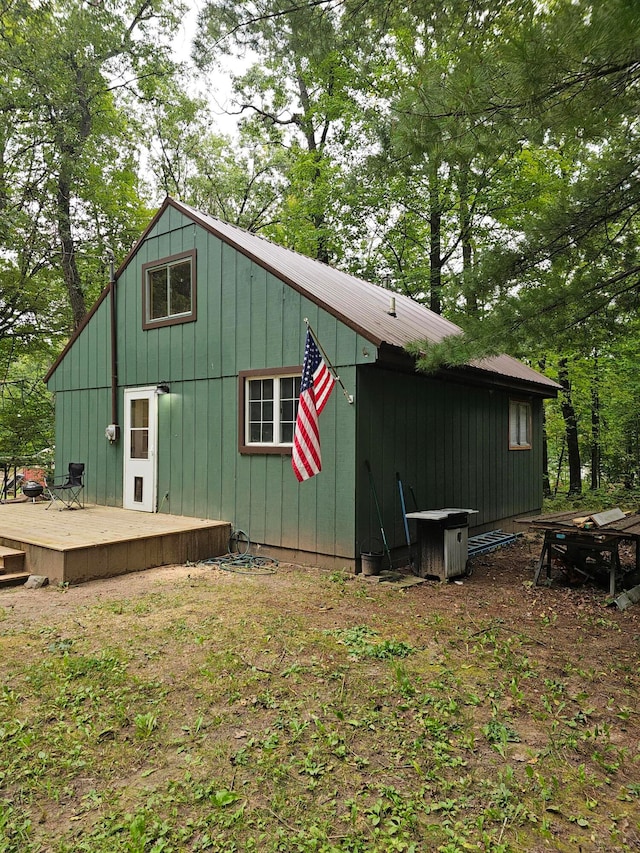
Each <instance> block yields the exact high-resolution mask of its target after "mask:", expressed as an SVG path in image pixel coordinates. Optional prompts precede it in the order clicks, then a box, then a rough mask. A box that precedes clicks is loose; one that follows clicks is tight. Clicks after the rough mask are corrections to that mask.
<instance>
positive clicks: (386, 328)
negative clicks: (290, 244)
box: [45, 197, 560, 396]
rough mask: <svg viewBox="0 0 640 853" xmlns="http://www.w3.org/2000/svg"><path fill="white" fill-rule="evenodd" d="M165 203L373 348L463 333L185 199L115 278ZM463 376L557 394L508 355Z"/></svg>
mask: <svg viewBox="0 0 640 853" xmlns="http://www.w3.org/2000/svg"><path fill="white" fill-rule="evenodd" d="M168 207H174V208H175V209H176V210H178V211H180V212H181V213H183V214H184V215H185V216H187V217H188V218H189V219H192V220H193V221H194V222H196V223H198V224H199V225H201V226H202V227H203V228H204V229H206V230H207V231H208V232H209V233H211V234H214V235H215V236H216V237H218V238H219V239H220V240H222V241H223V242H225V243H227V244H229V245H230V246H233V247H234V248H235V249H237V250H238V251H239V252H242V254H244V255H246V256H247V257H248V258H251V260H253V261H254V262H255V263H257V264H258V265H260V266H261V267H263V268H264V269H266V270H268V271H269V272H271V273H273V275H275V276H276V277H277V278H279V279H281V280H282V281H284V282H286V283H287V284H288V285H289V286H290V287H292V288H294V290H297V291H298V292H299V293H301V294H302V295H303V296H305V297H306V298H307V299H309V300H310V301H311V302H314V303H315V304H316V305H318V306H320V307H321V308H322V309H323V310H325V311H327V312H328V313H329V314H332V315H333V316H334V317H336V318H337V319H339V320H340V321H341V322H343V323H344V324H345V325H346V326H348V327H349V328H351V329H353V330H354V331H355V332H357V333H358V334H360V335H362V337H363V338H366V340H368V341H370V342H371V343H372V344H373V345H374V346H376V347H382V346H384V345H387V346H390V347H395V348H396V349H398V350H401V351H402V350H403V349H404V347H405V346H406V345H407V344H409V343H411V342H413V341H421V340H426V341H428V342H429V343H439V342H440V341H442V340H444V338H446V337H449V336H450V335H457V334H460V333H461V332H462V330H461V329H460V327H459V326H456V324H455V323H451V322H450V321H449V320H446V319H445V318H444V317H441V316H440V315H439V314H435V313H434V312H433V311H430V310H429V309H428V308H426V307H425V306H424V305H420V304H419V303H418V302H415V301H414V300H413V299H410V298H409V297H408V296H404V295H402V294H400V293H395V292H393V291H389V290H386V289H385V288H383V287H379V286H378V285H376V284H371V283H370V282H368V281H364V280H363V279H360V278H357V277H356V276H353V275H350V274H349V273H346V272H342V271H341V270H338V269H335V268H334V267H330V266H328V265H327V264H323V263H321V262H320V261H316V260H314V259H313V258H308V257H306V256H305V255H301V254H299V253H298V252H294V251H292V250H291V249H286V248H285V247H284V246H279V245H278V244H277V243H272V242H271V241H269V240H266V239H265V238H264V237H260V236H258V235H257V234H252V233H251V232H249V231H245V230H243V229H242V228H238V227H237V226H235V225H229V224H228V223H226V222H223V221H222V220H220V219H216V218H215V217H213V216H209V215H208V214H206V213H202V212H200V211H198V210H195V208H193V207H190V206H189V205H188V204H185V203H184V202H181V201H177V200H176V199H173V198H170V197H167V198H166V199H165V201H164V203H163V204H162V206H161V207H160V209H159V210H158V212H157V213H156V215H155V216H154V218H153V219H152V221H151V222H150V223H149V225H148V226H147V228H146V230H145V232H144V233H143V234H142V236H141V237H140V239H139V240H138V242H137V243H136V245H135V246H134V247H133V249H132V250H131V251H130V252H129V254H128V255H127V257H126V258H125V260H124V261H123V263H122V265H121V266H120V268H119V269H118V271H117V273H116V278H119V276H120V275H121V273H122V271H123V270H124V269H125V267H126V266H127V265H128V264H129V262H130V261H131V258H132V257H133V256H134V255H135V253H136V252H137V250H138V248H139V247H140V246H141V244H142V243H143V242H144V240H145V239H146V237H147V235H148V234H149V232H150V231H151V230H152V228H153V227H154V226H155V224H156V223H157V222H158V220H159V219H160V217H161V216H162V214H163V213H164V211H165V210H166V209H167V208H168ZM107 293H108V287H107V288H105V290H104V291H103V293H102V294H101V296H100V299H99V300H98V302H97V303H96V305H94V307H93V308H92V310H91V312H90V313H89V314H88V316H87V317H86V318H85V321H84V323H83V324H82V325H81V326H80V328H79V329H77V330H76V332H75V333H74V335H73V336H72V338H71V339H70V341H69V342H68V343H67V346H66V347H65V348H64V350H63V351H62V353H61V354H60V356H59V357H58V359H57V360H56V361H55V363H54V364H53V365H52V366H51V368H50V370H49V372H48V373H47V375H46V377H45V381H48V380H49V379H50V377H51V376H52V375H53V373H54V372H55V370H56V368H57V366H58V364H60V362H61V361H62V360H63V358H64V356H65V355H66V353H67V352H68V350H69V348H70V347H71V346H72V345H73V342H74V340H75V338H76V337H77V336H78V335H79V334H80V332H81V331H82V329H83V328H84V326H85V325H86V323H87V322H88V321H89V319H90V317H91V316H92V314H93V313H94V312H95V310H96V308H97V306H98V305H99V304H100V302H101V301H102V300H103V299H105V298H106V296H107ZM391 297H394V299H395V317H394V316H391V315H390V314H389V313H388V312H389V305H390V298H391ZM461 371H462V372H463V373H464V374H466V376H467V377H469V378H471V377H475V378H476V379H477V380H478V381H484V382H491V383H495V382H501V383H503V384H504V383H508V384H514V385H516V386H522V385H526V386H528V387H527V390H530V391H533V390H535V391H537V393H539V394H543V395H544V396H555V394H556V392H557V391H558V389H559V388H560V386H559V385H558V384H557V383H556V382H554V381H553V380H552V379H549V378H548V377H547V376H544V375H543V374H542V373H538V372H537V371H536V370H533V369H532V368H531V367H528V366H527V365H526V364H523V363H522V362H521V361H518V360H517V359H515V358H512V357H511V356H509V355H499V356H493V357H490V358H485V359H479V360H476V361H472V362H470V363H469V364H468V365H465V366H464V368H461V369H457V370H456V372H458V373H460V372H461Z"/></svg>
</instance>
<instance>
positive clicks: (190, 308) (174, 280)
mask: <svg viewBox="0 0 640 853" xmlns="http://www.w3.org/2000/svg"><path fill="white" fill-rule="evenodd" d="M195 283H196V252H195V249H192V250H191V251H189V252H182V253H181V254H179V255H171V257H168V258H163V259H162V260H160V261H152V262H151V263H148V264H143V265H142V308H143V313H142V317H143V322H142V327H143V328H144V329H154V328H156V327H158V326H171V325H174V324H176V323H190V322H192V321H193V320H195V319H196V284H195Z"/></svg>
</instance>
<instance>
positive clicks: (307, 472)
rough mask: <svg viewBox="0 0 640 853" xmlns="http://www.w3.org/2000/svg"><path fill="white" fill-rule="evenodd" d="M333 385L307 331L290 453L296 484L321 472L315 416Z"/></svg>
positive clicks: (328, 372) (330, 375)
mask: <svg viewBox="0 0 640 853" xmlns="http://www.w3.org/2000/svg"><path fill="white" fill-rule="evenodd" d="M335 382H336V381H335V378H334V376H333V374H332V373H331V371H330V370H329V368H328V367H327V365H326V364H325V362H324V360H323V359H322V356H321V355H320V351H319V349H318V347H317V346H316V342H315V341H314V340H313V337H312V335H311V332H309V330H307V340H306V343H305V347H304V362H303V366H302V381H301V383H300V399H299V401H298V414H297V416H296V426H295V430H294V435H293V451H292V454H291V467H292V468H293V473H294V474H295V475H296V478H297V480H298V482H300V483H301V482H303V480H308V479H309V478H310V477H313V476H315V474H318V473H319V472H320V471H321V470H322V458H321V455H320V431H319V428H318V415H319V414H320V412H321V411H322V410H323V409H324V407H325V406H326V404H327V401H328V399H329V396H330V395H331V392H332V390H333V386H334V385H335Z"/></svg>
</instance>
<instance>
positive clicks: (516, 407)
mask: <svg viewBox="0 0 640 853" xmlns="http://www.w3.org/2000/svg"><path fill="white" fill-rule="evenodd" d="M509 450H531V403H523V402H522V401H521V400H509Z"/></svg>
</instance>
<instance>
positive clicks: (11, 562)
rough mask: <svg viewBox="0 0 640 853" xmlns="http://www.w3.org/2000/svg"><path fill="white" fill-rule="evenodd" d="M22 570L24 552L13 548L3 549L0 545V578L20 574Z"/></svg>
mask: <svg viewBox="0 0 640 853" xmlns="http://www.w3.org/2000/svg"><path fill="white" fill-rule="evenodd" d="M23 570H24V551H16V550H15V548H5V547H4V545H0V578H1V577H2V576H3V575H4V576H6V575H7V573H8V574H14V573H15V572H22V571H23Z"/></svg>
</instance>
